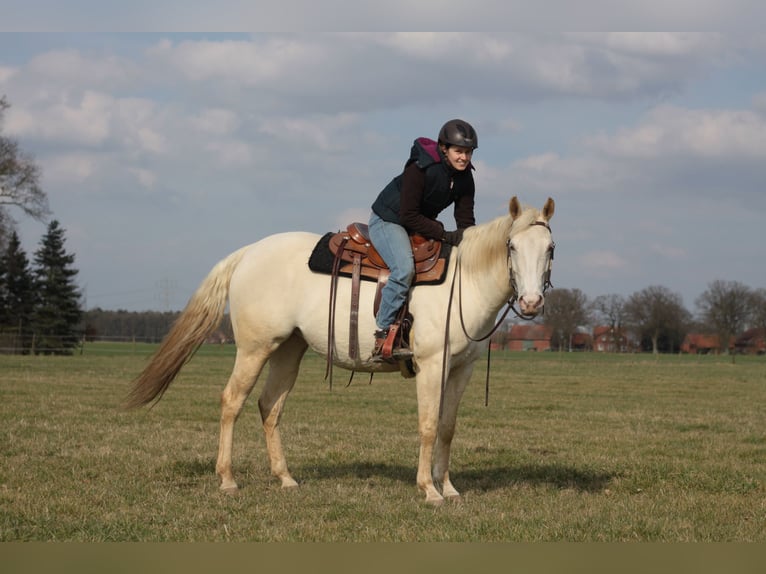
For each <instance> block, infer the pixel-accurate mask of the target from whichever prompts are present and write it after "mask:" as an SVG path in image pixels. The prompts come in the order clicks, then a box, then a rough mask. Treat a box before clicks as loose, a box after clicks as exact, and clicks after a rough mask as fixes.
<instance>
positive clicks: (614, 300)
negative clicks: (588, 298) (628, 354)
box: [591, 293, 625, 350]
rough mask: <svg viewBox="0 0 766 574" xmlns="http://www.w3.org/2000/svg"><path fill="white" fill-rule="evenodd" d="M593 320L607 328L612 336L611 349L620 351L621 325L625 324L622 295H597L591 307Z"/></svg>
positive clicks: (622, 334)
mask: <svg viewBox="0 0 766 574" xmlns="http://www.w3.org/2000/svg"><path fill="white" fill-rule="evenodd" d="M591 309H592V312H593V314H594V315H595V319H596V320H597V321H598V322H599V323H600V324H602V325H606V326H608V327H609V328H610V329H609V332H610V333H611V335H612V349H613V350H622V349H621V344H620V342H621V340H622V337H623V336H624V335H625V334H624V333H623V329H622V328H623V323H624V322H625V298H624V297H623V296H622V295H617V294H614V293H613V294H611V295H599V296H598V297H596V298H595V299H594V300H593V303H592V305H591Z"/></svg>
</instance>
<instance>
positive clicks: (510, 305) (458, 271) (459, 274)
mask: <svg viewBox="0 0 766 574" xmlns="http://www.w3.org/2000/svg"><path fill="white" fill-rule="evenodd" d="M531 225H541V226H543V227H545V228H546V229H547V230H548V231H550V230H551V228H550V226H549V225H548V223H547V222H545V221H535V222H534V223H532V224H531ZM555 247H556V244H555V243H553V244H552V246H551V257H550V259H549V260H548V269H547V270H546V272H545V279H544V280H543V295H544V294H545V292H546V291H547V290H548V288H549V287H553V283H551V271H552V269H553V253H554V250H555ZM506 249H507V266H508V274H509V284H510V286H511V297H510V299H508V301H507V303H506V308H505V311H503V314H502V316H501V317H500V319H499V320H498V321H497V323H495V326H494V327H492V329H491V330H490V331H489V333H487V334H486V335H484V336H482V337H472V336H471V335H470V334H469V333H468V330H467V329H466V326H465V319H464V318H463V266H462V265H461V259H460V251H458V253H457V261H456V263H455V273H454V274H453V275H452V283H451V285H450V292H449V300H448V302H447V323H446V326H445V329H444V350H443V352H442V380H441V397H440V399H439V417H441V415H442V407H443V403H444V391H445V389H446V387H447V347H448V345H449V325H450V317H451V315H452V301H453V300H454V294H455V282H456V281H457V283H458V313H459V316H460V327H461V328H462V330H463V334H464V335H465V336H466V337H467V338H468V340H469V341H473V342H474V343H480V342H482V341H486V340H487V339H489V338H490V337H491V336H492V335H494V334H495V331H497V330H498V328H499V327H500V325H502V324H503V321H505V318H506V316H507V315H508V312H509V311H511V310H513V312H514V314H515V315H516V317H518V318H519V319H523V320H524V321H532V320H534V317H527V316H525V315H523V314H521V313H520V312H519V311H517V310H516V307H514V305H515V304H516V301H517V297H518V291H517V288H516V280H515V279H514V277H513V268H512V266H511V240H510V238H509V239H508V240H507V241H506ZM544 312H545V311H543V313H544ZM491 350H492V346H491V345H488V346H487V377H486V380H485V383H484V406H485V407H486V406H488V405H489V370H490V356H491Z"/></svg>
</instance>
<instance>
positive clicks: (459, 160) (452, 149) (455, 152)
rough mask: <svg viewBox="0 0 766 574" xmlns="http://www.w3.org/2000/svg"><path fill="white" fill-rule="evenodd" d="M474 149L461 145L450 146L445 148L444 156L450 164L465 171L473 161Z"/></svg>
mask: <svg viewBox="0 0 766 574" xmlns="http://www.w3.org/2000/svg"><path fill="white" fill-rule="evenodd" d="M472 155H473V149H471V148H469V147H461V146H456V145H453V146H449V147H448V148H446V149H444V156H445V157H446V158H447V161H448V162H449V164H450V165H451V166H452V167H453V168H455V169H456V170H458V171H463V170H464V169H465V168H467V167H468V165H469V164H470V163H471V156H472Z"/></svg>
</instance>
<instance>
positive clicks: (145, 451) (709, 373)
mask: <svg viewBox="0 0 766 574" xmlns="http://www.w3.org/2000/svg"><path fill="white" fill-rule="evenodd" d="M98 350H99V349H98V348H96V349H95V350H94V349H93V348H90V349H87V348H86V352H85V354H84V355H83V356H75V357H12V356H0V373H2V375H1V379H2V380H1V382H0V428H1V429H2V434H1V435H0V454H1V455H2V459H3V465H2V469H1V470H0V513H1V514H0V540H2V541H26V540H36V541H63V540H66V541H224V540H232V541H263V542H266V541H355V542H367V541H541V540H545V541H561V540H567V541H761V542H763V541H764V540H766V534H765V533H766V507H765V505H766V502H765V501H766V497H765V496H764V491H765V489H766V488H765V485H766V415H764V409H763V405H764V403H766V400H765V399H766V369H764V366H766V363H765V362H764V359H763V358H738V360H737V363H736V364H732V363H731V362H730V360H729V359H728V358H725V357H699V358H698V357H678V356H673V357H660V358H659V359H656V358H653V357H648V356H635V355H632V356H617V355H613V356H605V355H596V354H560V355H559V354H530V353H527V354H524V353H519V354H501V353H497V354H494V355H493V368H492V382H491V396H490V404H489V407H484V406H483V400H484V397H483V376H484V368H483V366H482V365H479V366H478V367H477V372H476V374H475V380H474V382H473V383H472V385H471V386H470V387H469V391H468V392H467V394H466V397H465V399H464V401H463V405H462V407H461V414H460V418H459V421H458V433H457V437H456V443H455V448H454V454H453V466H452V476H453V481H454V483H455V485H456V486H457V488H458V489H459V490H461V491H462V493H463V495H464V496H463V502H462V504H448V505H445V506H443V507H441V508H437V509H434V508H431V507H428V506H426V505H425V504H424V503H423V500H422V497H421V494H420V493H419V492H418V490H417V488H416V486H415V467H416V463H417V448H418V443H417V429H416V416H415V411H416V405H415V399H414V388H413V387H414V383H413V381H411V380H404V379H401V378H400V377H398V376H394V375H386V376H376V378H375V379H374V381H373V384H372V385H368V384H367V378H366V376H364V375H360V376H358V377H357V378H356V379H355V381H354V383H353V384H352V385H351V386H350V387H349V388H344V387H343V385H342V384H340V379H341V378H342V377H340V376H339V375H338V374H337V373H336V384H335V386H334V388H333V390H332V391H330V390H328V388H327V385H326V384H325V383H324V382H323V381H322V377H323V374H324V363H323V360H322V359H321V358H319V357H316V356H309V357H307V359H306V360H305V361H304V367H303V370H302V372H301V375H300V380H299V381H298V384H297V386H296V389H295V391H294V392H293V394H292V396H291V397H290V400H289V401H288V403H287V406H286V413H285V416H284V419H283V438H284V442H285V448H286V451H287V457H288V462H289V463H290V464H291V470H292V471H293V475H294V476H295V478H296V479H297V480H298V481H299V482H300V483H301V487H300V488H298V489H295V490H291V491H282V490H281V489H280V488H279V485H278V482H277V481H276V480H275V479H272V478H271V477H270V475H269V470H268V465H267V460H266V455H265V448H264V441H263V437H262V432H261V429H260V421H259V417H258V414H257V408H256V406H255V400H254V397H252V398H251V400H250V402H249V403H248V405H247V407H246V409H245V412H244V413H243V415H242V417H241V418H240V421H239V422H238V424H237V428H236V431H235V451H234V470H235V475H236V478H237V480H238V482H239V483H240V486H241V487H242V490H241V492H240V494H239V495H238V496H235V497H229V496H225V495H222V494H219V492H218V490H217V486H218V485H217V479H216V477H215V474H214V464H215V462H214V461H215V456H216V449H217V440H218V436H217V433H218V415H219V413H218V398H219V394H220V391H221V390H222V388H223V385H224V383H225V380H226V378H227V376H228V373H229V370H230V368H231V365H232V358H231V352H230V349H227V348H203V350H202V351H203V352H202V354H201V355H200V356H198V357H196V358H195V359H194V360H193V361H192V362H191V363H190V364H189V365H187V367H186V368H185V369H184V371H182V374H181V376H180V377H179V379H178V380H177V381H176V382H175V383H174V385H173V386H171V388H170V390H169V391H168V393H167V394H166V395H165V397H164V398H163V400H162V401H161V402H160V403H159V404H158V405H157V406H156V407H155V408H153V409H152V410H141V411H132V412H124V411H121V410H120V409H119V405H120V402H121V400H122V399H123V398H124V396H125V393H126V391H127V389H128V382H129V381H130V379H131V378H132V377H133V376H135V375H136V374H137V373H138V372H139V370H140V368H141V366H142V364H143V361H144V357H145V355H144V353H143V350H136V349H135V348H132V349H131V350H130V352H127V349H126V348H125V347H121V348H119V349H115V348H109V349H108V350H105V349H101V351H102V352H100V353H99V352H96V351H98ZM118 351H123V352H118ZM256 392H257V389H256Z"/></svg>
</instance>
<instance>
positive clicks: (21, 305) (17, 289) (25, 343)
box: [0, 231, 36, 352]
mask: <svg viewBox="0 0 766 574" xmlns="http://www.w3.org/2000/svg"><path fill="white" fill-rule="evenodd" d="M35 293H36V292H35V287H34V279H33V277H32V273H31V271H30V269H29V260H28V259H27V255H26V253H24V250H23V249H22V248H21V241H19V236H18V234H17V233H16V232H15V231H13V232H11V236H10V238H9V240H8V247H7V249H6V251H5V253H3V255H2V257H0V329H1V330H2V332H3V333H4V337H3V341H4V343H5V344H4V345H3V347H4V348H6V349H7V348H10V349H13V350H14V351H15V352H19V351H27V350H29V347H30V344H31V340H32V320H33V316H34V308H35Z"/></svg>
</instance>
